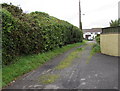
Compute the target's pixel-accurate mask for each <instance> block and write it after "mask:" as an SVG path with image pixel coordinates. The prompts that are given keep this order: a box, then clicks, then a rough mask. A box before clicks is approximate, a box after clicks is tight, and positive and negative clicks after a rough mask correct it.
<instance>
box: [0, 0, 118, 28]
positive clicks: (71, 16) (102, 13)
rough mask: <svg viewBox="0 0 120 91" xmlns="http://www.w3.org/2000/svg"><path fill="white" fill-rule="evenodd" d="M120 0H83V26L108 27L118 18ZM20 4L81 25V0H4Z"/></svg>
mask: <svg viewBox="0 0 120 91" xmlns="http://www.w3.org/2000/svg"><path fill="white" fill-rule="evenodd" d="M119 1H120V0H81V9H82V10H81V11H82V14H85V15H82V23H83V28H95V27H108V26H109V22H110V21H111V20H115V19H117V18H118V2H119ZM2 2H7V3H10V2H11V3H12V4H14V5H20V7H21V8H22V9H23V10H24V12H32V11H42V12H46V13H48V14H49V15H51V16H54V17H57V18H59V19H62V20H66V21H68V22H70V23H72V24H74V25H75V26H79V0H2V1H0V3H2Z"/></svg>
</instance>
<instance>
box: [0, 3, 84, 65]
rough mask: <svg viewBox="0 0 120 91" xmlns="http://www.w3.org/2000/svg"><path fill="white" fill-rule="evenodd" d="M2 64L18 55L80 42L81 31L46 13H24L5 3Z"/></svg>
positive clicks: (3, 10)
mask: <svg viewBox="0 0 120 91" xmlns="http://www.w3.org/2000/svg"><path fill="white" fill-rule="evenodd" d="M2 6H3V9H2V10H1V11H0V14H2V27H3V31H2V46H3V50H2V55H3V64H5V65H7V64H9V63H12V62H13V59H14V58H16V56H21V55H30V54H36V53H41V52H46V51H49V50H52V49H54V48H57V47H62V46H64V45H67V44H71V43H76V42H81V41H82V39H83V38H82V32H81V30H80V29H79V28H77V27H76V26H73V25H72V24H70V23H68V22H66V21H63V20H59V19H57V18H55V17H52V16H49V15H48V14H46V13H44V12H38V11H36V12H32V13H29V14H26V13H23V11H22V9H21V8H19V7H17V6H14V5H12V4H10V5H8V4H6V3H4V4H2Z"/></svg>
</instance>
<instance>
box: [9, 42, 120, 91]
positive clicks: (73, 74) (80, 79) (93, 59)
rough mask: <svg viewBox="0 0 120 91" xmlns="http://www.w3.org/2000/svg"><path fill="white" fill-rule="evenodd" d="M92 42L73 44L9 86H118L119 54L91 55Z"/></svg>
mask: <svg viewBox="0 0 120 91" xmlns="http://www.w3.org/2000/svg"><path fill="white" fill-rule="evenodd" d="M91 48H92V42H88V43H87V45H85V46H82V48H81V47H80V48H74V49H72V50H70V51H68V52H66V53H64V54H62V55H60V56H59V57H56V58H54V59H53V60H51V61H49V62H48V63H46V64H45V65H44V66H42V67H40V68H38V69H37V70H34V71H33V72H30V73H28V74H26V75H24V76H23V77H21V78H19V79H18V80H17V81H15V82H14V83H12V84H11V85H10V86H8V87H7V89H21V88H22V89H117V88H118V58H117V57H111V56H107V55H103V54H100V53H99V54H95V55H94V56H90V51H91Z"/></svg>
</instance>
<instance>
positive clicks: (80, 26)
mask: <svg viewBox="0 0 120 91" xmlns="http://www.w3.org/2000/svg"><path fill="white" fill-rule="evenodd" d="M79 28H80V29H81V30H82V22H81V5H80V0H79Z"/></svg>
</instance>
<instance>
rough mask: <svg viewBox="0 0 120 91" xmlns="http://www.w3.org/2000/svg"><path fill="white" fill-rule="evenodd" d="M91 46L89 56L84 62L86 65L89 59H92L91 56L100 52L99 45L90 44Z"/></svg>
mask: <svg viewBox="0 0 120 91" xmlns="http://www.w3.org/2000/svg"><path fill="white" fill-rule="evenodd" d="M91 46H92V50H91V51H90V56H89V57H88V60H87V61H86V64H89V62H90V59H91V58H92V56H93V55H95V54H96V53H100V52H101V51H100V45H99V44H91Z"/></svg>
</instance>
